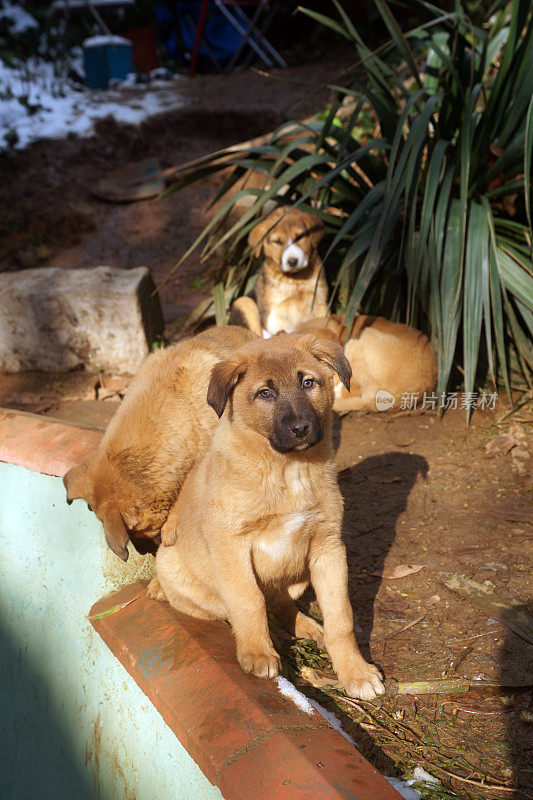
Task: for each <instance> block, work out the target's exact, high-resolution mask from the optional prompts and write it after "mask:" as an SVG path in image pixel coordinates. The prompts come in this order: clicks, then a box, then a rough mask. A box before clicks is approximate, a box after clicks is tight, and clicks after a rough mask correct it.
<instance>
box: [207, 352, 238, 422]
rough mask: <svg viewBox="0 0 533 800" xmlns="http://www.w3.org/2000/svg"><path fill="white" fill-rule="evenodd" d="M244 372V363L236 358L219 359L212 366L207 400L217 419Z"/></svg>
mask: <svg viewBox="0 0 533 800" xmlns="http://www.w3.org/2000/svg"><path fill="white" fill-rule="evenodd" d="M245 372H246V364H245V362H244V361H243V360H242V359H238V358H236V359H231V358H229V359H228V360H227V361H220V362H219V363H218V364H215V366H214V367H213V370H212V372H211V380H210V381H209V388H208V389H207V402H208V403H209V405H210V406H211V408H212V409H214V410H215V412H216V414H217V416H218V418H219V419H220V417H221V416H222V414H223V413H224V409H225V408H226V403H227V402H228V399H229V396H230V394H231V393H232V391H233V390H234V389H235V387H236V386H237V384H238V382H239V381H240V379H241V378H242V376H243V375H244V373H245Z"/></svg>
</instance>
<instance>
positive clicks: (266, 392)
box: [257, 387, 274, 400]
mask: <svg viewBox="0 0 533 800" xmlns="http://www.w3.org/2000/svg"><path fill="white" fill-rule="evenodd" d="M257 397H262V398H263V400H270V399H271V398H272V397H274V392H273V391H272V389H267V388H266V387H265V388H264V389H259V391H258V392H257Z"/></svg>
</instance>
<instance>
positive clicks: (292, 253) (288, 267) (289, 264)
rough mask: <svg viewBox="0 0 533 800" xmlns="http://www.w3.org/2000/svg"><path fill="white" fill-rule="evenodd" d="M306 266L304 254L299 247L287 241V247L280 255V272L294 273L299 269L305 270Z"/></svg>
mask: <svg viewBox="0 0 533 800" xmlns="http://www.w3.org/2000/svg"><path fill="white" fill-rule="evenodd" d="M306 266H307V256H306V254H305V253H304V251H303V250H302V248H301V247H300V246H299V245H297V244H294V242H293V241H291V239H289V242H288V244H287V247H286V248H285V250H284V251H283V253H282V254H281V271H282V272H295V271H296V270H299V269H305V267H306Z"/></svg>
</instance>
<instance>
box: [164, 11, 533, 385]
mask: <svg viewBox="0 0 533 800" xmlns="http://www.w3.org/2000/svg"><path fill="white" fill-rule="evenodd" d="M332 1H333V3H334V5H335V7H336V9H337V12H338V15H339V21H336V20H333V19H331V18H328V17H324V16H322V15H319V14H317V13H315V12H311V11H305V10H302V11H303V12H304V13H307V14H309V15H311V16H314V17H315V18H316V19H318V20H320V21H321V22H322V23H323V24H325V25H328V26H329V27H331V28H333V29H335V30H336V31H337V32H338V33H339V34H341V35H342V36H344V37H345V38H347V39H349V40H351V41H352V42H353V44H354V47H355V49H356V51H357V54H358V64H357V65H356V69H355V70H354V72H353V75H352V78H351V81H350V83H349V85H347V86H337V87H335V89H336V91H337V98H336V101H335V102H334V103H333V104H332V105H331V108H330V110H329V113H328V114H327V115H326V118H325V119H322V120H319V119H316V120H314V121H311V122H309V123H307V124H304V123H291V124H290V125H287V126H283V127H282V128H281V129H279V130H278V131H276V132H275V133H274V134H273V135H272V137H271V139H270V141H269V142H267V143H266V144H264V145H262V146H260V147H255V148H254V147H252V148H248V149H246V151H242V152H233V153H232V154H231V157H230V158H229V159H228V156H227V155H224V154H218V155H216V156H214V157H210V158H207V159H205V160H203V161H202V162H201V163H199V164H198V166H197V168H196V169H195V170H193V171H192V172H191V171H190V170H189V171H187V172H185V173H184V174H183V175H182V176H181V178H180V180H181V183H182V184H183V183H186V182H190V181H191V180H195V179H197V178H198V177H201V175H202V174H208V173H209V172H211V171H212V170H216V169H220V168H221V167H222V166H224V167H227V166H228V163H231V164H232V165H234V166H235V167H236V169H235V171H234V172H233V173H232V175H231V176H230V178H229V179H228V180H227V181H226V184H225V186H224V188H223V191H222V192H221V194H222V193H223V192H225V191H226V190H227V189H228V188H230V187H231V185H232V184H233V182H235V181H236V180H237V178H238V177H240V176H241V175H242V174H243V173H244V172H245V171H246V170H247V169H250V168H253V169H256V170H260V171H264V172H267V173H269V175H270V176H271V183H270V186H269V188H268V189H266V190H257V189H254V190H251V189H250V190H246V189H243V190H241V191H240V192H238V193H237V194H236V195H235V196H234V197H233V198H231V199H230V200H229V201H228V202H226V204H225V205H224V206H223V207H222V209H221V210H220V211H219V212H218V214H217V215H216V216H215V218H214V219H213V221H212V222H211V224H210V225H209V226H208V228H207V229H206V230H205V231H204V232H203V234H202V236H201V237H200V240H202V238H203V239H204V240H205V241H207V242H208V246H207V250H208V251H209V250H210V249H213V248H214V247H216V246H218V244H219V243H220V237H218V238H217V237H214V238H213V237H212V235H211V234H212V231H213V230H216V224H217V223H218V220H219V219H220V217H222V216H223V215H224V214H225V213H227V211H228V210H229V208H230V207H231V206H232V205H233V204H234V203H235V202H236V201H238V200H239V199H240V197H242V195H243V194H246V193H249V194H254V195H257V197H256V200H255V202H254V204H253V206H252V207H251V208H250V209H249V210H248V211H247V212H246V213H245V214H244V215H243V216H242V217H241V218H240V220H239V221H238V222H237V223H235V224H234V225H233V227H232V228H231V229H230V230H229V231H227V232H226V234H225V235H224V237H223V239H224V240H226V241H229V242H230V243H231V244H232V246H233V253H234V254H235V253H237V252H238V244H239V242H241V243H242V242H244V241H245V238H246V236H247V234H248V232H249V230H250V229H251V228H252V227H253V225H254V224H255V223H256V222H257V219H258V217H259V216H260V215H261V209H262V207H263V206H264V204H265V203H266V202H267V201H268V200H271V199H274V200H275V201H276V202H280V203H287V202H289V203H291V204H302V205H303V206H304V207H306V206H307V209H308V210H314V213H316V214H317V216H320V217H321V218H322V220H323V221H324V223H325V225H326V231H327V235H328V236H327V240H326V241H327V244H328V248H327V253H326V254H325V263H326V268H327V270H328V275H329V277H330V279H331V284H332V304H333V305H334V307H335V308H336V310H341V311H344V312H345V313H346V317H347V321H348V323H350V321H351V320H352V319H353V318H354V316H355V315H356V314H357V313H358V312H359V311H360V310H364V311H374V312H379V313H381V314H384V315H385V316H389V317H391V318H395V319H402V320H405V321H408V322H410V323H412V324H415V325H418V326H419V327H426V328H429V329H430V330H431V333H432V336H433V339H434V341H435V343H436V345H437V347H438V355H439V385H438V391H439V392H443V391H445V389H446V387H447V384H448V381H449V378H450V372H451V369H452V365H453V363H454V359H455V360H456V362H457V364H458V365H459V366H460V367H461V365H462V369H463V371H464V389H465V391H467V392H472V391H473V389H474V385H475V381H476V374H477V371H478V367H479V364H480V354H481V353H483V354H484V358H483V363H484V364H485V363H486V365H487V366H488V369H489V372H490V374H491V376H492V378H493V379H494V381H496V379H497V377H498V375H499V376H500V378H501V380H503V382H504V384H505V386H506V388H507V390H508V392H509V394H510V374H511V373H512V372H513V371H518V373H519V374H520V375H521V380H522V381H525V382H527V384H528V385H531V383H530V379H531V369H532V368H533V348H532V339H531V335H532V332H533V265H532V247H531V245H532V224H531V222H532V220H531V204H530V180H531V161H532V150H533V99H532V98H533V20H532V15H531V4H530V2H529V0H515V1H514V2H513V3H512V4H511V6H507V5H504V4H503V3H501V2H497V3H495V5H494V6H493V7H492V9H491V10H490V12H489V13H490V16H489V13H487V18H486V19H483V18H482V19H480V20H475V21H474V20H473V19H472V17H471V16H470V17H469V16H468V15H467V13H466V11H465V8H464V6H462V5H461V4H460V3H459V0H457V4H456V8H455V10H454V11H453V12H450V13H442V11H440V10H439V9H438V8H437V7H436V6H433V5H432V4H431V3H429V2H425V0H418V3H417V6H418V8H419V10H420V13H421V14H422V15H425V19H426V20H427V21H426V22H424V23H423V24H421V25H420V26H419V27H418V28H417V29H416V30H414V31H410V32H409V33H408V34H402V32H401V31H400V28H399V26H398V24H397V23H396V21H395V18H394V16H393V15H392V12H391V10H390V8H389V6H388V5H387V3H386V2H385V0H374V2H375V3H376V6H377V8H378V10H379V12H380V14H381V16H382V18H383V20H384V22H385V24H386V25H387V28H388V30H389V32H390V36H391V41H390V43H389V44H388V45H387V47H385V48H381V51H380V52H379V54H378V53H376V52H370V51H369V50H368V49H367V48H366V47H365V44H364V42H363V41H362V39H361V38H360V36H359V34H358V32H357V30H356V29H355V27H354V26H353V24H352V23H351V21H350V19H349V17H348V16H347V14H346V13H345V12H344V10H343V9H342V6H341V4H340V3H339V2H338V0H332ZM369 115H370V116H369ZM369 118H370V119H371V120H372V121H373V124H372V128H373V130H372V132H368V131H367V133H366V134H365V131H364V130H363V128H362V127H361V120H362V119H366V120H367V123H368V119H369ZM367 127H368V124H367ZM287 187H288V188H287ZM282 192H283V194H282ZM210 236H211V238H209V237H210ZM200 240H199V241H200ZM198 243H199V242H196V243H195V245H196V244H198ZM246 255H247V252H246V251H244V256H246ZM234 263H235V261H234ZM235 274H236V273H235V269H234V268H233V269H232V271H231V273H230V274H229V276H227V278H228V277H229V281H228V280H226V284H225V286H226V289H228V287H229V286H230V284H231V283H232V282H233V284H234V285H235V286H236V288H233V289H230V290H229V292H228V293H229V294H230V295H231V294H233V293H235V292H239V291H242V290H243V289H244V288H245V286H246V285H247V281H248V271H245V272H244V273H243V274H242V276H241V280H240V281H239V282H238V284H235V283H234V278H235ZM223 288H224V287H223V286H222V285H219V286H218V287H217V288H216V291H215V296H216V297H217V296H218V303H217V306H218V314H217V316H218V318H219V319H220V318H221V316H222V315H223V310H224V293H223ZM483 331H484V336H482V333H483ZM461 340H462V347H461Z"/></svg>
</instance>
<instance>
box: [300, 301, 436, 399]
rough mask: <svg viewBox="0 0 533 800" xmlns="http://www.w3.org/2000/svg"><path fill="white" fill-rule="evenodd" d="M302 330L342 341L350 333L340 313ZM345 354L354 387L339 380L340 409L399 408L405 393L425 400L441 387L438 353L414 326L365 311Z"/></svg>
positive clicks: (318, 320) (356, 323)
mask: <svg viewBox="0 0 533 800" xmlns="http://www.w3.org/2000/svg"><path fill="white" fill-rule="evenodd" d="M298 330H299V331H301V332H302V333H313V334H314V335H316V336H319V337H320V338H325V339H329V340H333V341H337V342H340V343H343V342H344V341H345V336H346V328H345V326H344V324H343V321H342V319H341V318H340V317H335V316H332V317H326V318H322V319H312V320H308V321H307V322H304V323H302V324H301V325H300V326H299V327H298ZM344 352H345V354H346V357H347V359H348V361H349V362H350V366H351V368H352V375H353V380H352V384H351V387H350V390H349V391H348V390H347V389H346V387H345V386H343V385H342V384H341V383H340V382H339V381H336V385H335V404H334V406H333V407H334V409H335V411H337V412H339V413H343V412H348V411H361V410H363V411H387V410H391V409H394V408H396V409H397V408H398V407H399V405H400V400H401V397H402V395H403V394H408V395H410V396H411V395H417V396H418V397H419V399H420V400H422V398H423V395H424V392H426V393H428V394H429V393H430V392H432V391H433V389H434V388H435V386H436V385H437V354H436V353H435V351H434V350H433V347H432V345H431V342H430V341H429V339H428V337H427V336H425V335H424V334H423V333H422V332H421V331H418V330H416V328H411V326H410V325H403V324H402V323H399V322H389V320H388V319H385V318H384V317H372V316H367V315H365V314H361V315H360V316H358V317H356V318H355V320H354V322H353V324H352V326H351V329H350V338H349V339H348V341H347V342H346V344H345V346H344Z"/></svg>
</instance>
